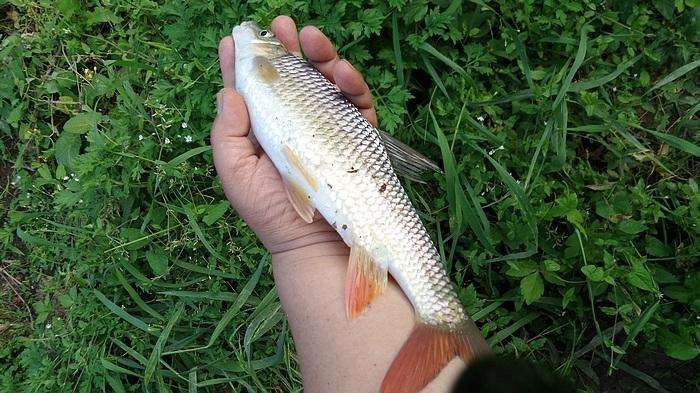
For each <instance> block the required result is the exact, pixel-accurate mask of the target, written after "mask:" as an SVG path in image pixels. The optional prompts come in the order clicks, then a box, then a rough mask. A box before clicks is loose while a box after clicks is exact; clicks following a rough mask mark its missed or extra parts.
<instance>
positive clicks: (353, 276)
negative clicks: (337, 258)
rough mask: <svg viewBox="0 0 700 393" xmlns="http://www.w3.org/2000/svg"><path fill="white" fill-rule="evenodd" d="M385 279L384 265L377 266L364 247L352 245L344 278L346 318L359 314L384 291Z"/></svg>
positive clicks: (386, 278) (386, 279) (386, 277)
mask: <svg viewBox="0 0 700 393" xmlns="http://www.w3.org/2000/svg"><path fill="white" fill-rule="evenodd" d="M387 281H388V276H387V269H386V267H382V266H379V265H378V264H377V263H376V262H375V261H374V260H373V259H372V256H371V255H370V253H369V252H368V251H367V250H366V249H365V248H364V247H362V246H360V245H358V244H355V245H353V246H352V248H351V249H350V262H349V263H348V272H347V275H346V278H345V314H346V315H347V317H348V319H353V318H355V317H357V316H358V315H360V314H361V313H362V312H363V311H364V310H365V308H367V306H368V305H369V304H370V303H371V302H372V300H374V299H375V298H376V297H377V296H379V295H381V294H382V293H384V290H385V289H386V284H387Z"/></svg>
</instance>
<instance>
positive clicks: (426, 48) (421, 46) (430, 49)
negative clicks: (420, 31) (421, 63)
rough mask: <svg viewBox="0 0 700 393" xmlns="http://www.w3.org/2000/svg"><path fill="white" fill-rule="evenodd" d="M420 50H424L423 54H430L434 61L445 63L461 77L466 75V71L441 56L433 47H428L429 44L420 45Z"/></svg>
mask: <svg viewBox="0 0 700 393" xmlns="http://www.w3.org/2000/svg"><path fill="white" fill-rule="evenodd" d="M420 48H421V49H422V50H424V51H425V52H427V53H430V54H431V55H433V56H434V57H435V58H436V59H438V60H440V61H442V62H443V63H445V64H446V65H447V66H449V67H450V68H452V69H453V70H455V71H457V72H459V73H460V74H462V75H464V74H466V71H464V68H462V67H460V66H459V64H457V63H455V62H454V61H452V60H451V59H450V58H449V57H447V56H445V55H443V54H442V53H440V51H438V50H437V49H435V47H433V46H432V45H430V44H429V43H427V42H423V43H422V44H420Z"/></svg>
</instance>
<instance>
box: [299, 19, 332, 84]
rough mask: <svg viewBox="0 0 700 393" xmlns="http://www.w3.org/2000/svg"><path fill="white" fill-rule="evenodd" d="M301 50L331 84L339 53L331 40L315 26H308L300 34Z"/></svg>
mask: <svg viewBox="0 0 700 393" xmlns="http://www.w3.org/2000/svg"><path fill="white" fill-rule="evenodd" d="M299 40H300V41H301V48H302V49H303V50H304V54H305V55H306V57H307V58H308V59H309V61H310V62H311V63H312V64H313V65H314V66H315V67H316V68H317V69H318V70H319V71H320V72H321V73H322V74H323V76H325V77H326V78H328V80H330V81H331V82H335V80H333V67H334V66H335V64H336V63H337V62H338V53H337V52H336V51H335V48H334V47H333V44H331V40H329V39H328V37H326V35H325V34H323V33H322V32H321V30H319V29H318V28H317V27H315V26H306V27H304V28H303V29H301V31H300V32H299Z"/></svg>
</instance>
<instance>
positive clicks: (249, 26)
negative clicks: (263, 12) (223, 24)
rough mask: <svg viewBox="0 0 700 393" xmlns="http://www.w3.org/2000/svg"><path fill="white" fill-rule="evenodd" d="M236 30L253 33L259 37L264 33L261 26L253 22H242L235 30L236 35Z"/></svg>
mask: <svg viewBox="0 0 700 393" xmlns="http://www.w3.org/2000/svg"><path fill="white" fill-rule="evenodd" d="M236 30H238V31H241V32H243V31H252V32H253V34H254V35H255V36H257V35H258V34H259V33H260V32H261V31H262V29H261V28H260V26H258V24H257V23H255V22H253V21H252V20H248V21H245V22H241V24H240V25H238V26H236V27H234V28H233V32H234V33H235V32H236Z"/></svg>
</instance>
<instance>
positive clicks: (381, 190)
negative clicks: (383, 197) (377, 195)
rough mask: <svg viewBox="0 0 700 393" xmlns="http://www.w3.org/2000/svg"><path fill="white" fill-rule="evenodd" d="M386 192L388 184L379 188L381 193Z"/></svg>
mask: <svg viewBox="0 0 700 393" xmlns="http://www.w3.org/2000/svg"><path fill="white" fill-rule="evenodd" d="M384 191H386V183H383V184H382V185H381V186H379V192H384Z"/></svg>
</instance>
